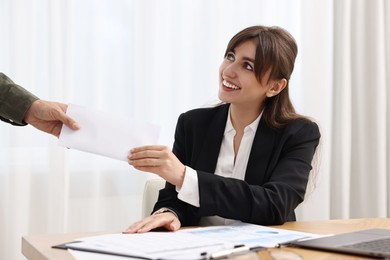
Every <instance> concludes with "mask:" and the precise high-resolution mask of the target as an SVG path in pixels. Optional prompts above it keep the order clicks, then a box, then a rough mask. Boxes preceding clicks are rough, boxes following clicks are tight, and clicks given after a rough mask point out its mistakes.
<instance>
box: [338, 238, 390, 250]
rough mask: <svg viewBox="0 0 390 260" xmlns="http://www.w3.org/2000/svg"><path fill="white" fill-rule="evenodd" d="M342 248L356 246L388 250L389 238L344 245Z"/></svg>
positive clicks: (389, 246)
mask: <svg viewBox="0 0 390 260" xmlns="http://www.w3.org/2000/svg"><path fill="white" fill-rule="evenodd" d="M342 248H357V249H362V250H365V251H374V252H390V238H381V239H378V240H372V241H367V242H361V243H356V244H352V245H345V246H342Z"/></svg>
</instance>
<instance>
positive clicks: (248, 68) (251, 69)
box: [244, 63, 253, 71]
mask: <svg viewBox="0 0 390 260" xmlns="http://www.w3.org/2000/svg"><path fill="white" fill-rule="evenodd" d="M244 67H245V69H247V70H250V71H253V67H252V65H250V64H249V63H245V65H244Z"/></svg>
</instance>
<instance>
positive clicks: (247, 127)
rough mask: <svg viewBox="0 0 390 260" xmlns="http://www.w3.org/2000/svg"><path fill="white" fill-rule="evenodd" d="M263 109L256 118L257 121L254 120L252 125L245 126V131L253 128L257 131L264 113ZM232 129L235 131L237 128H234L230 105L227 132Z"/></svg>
mask: <svg viewBox="0 0 390 260" xmlns="http://www.w3.org/2000/svg"><path fill="white" fill-rule="evenodd" d="M263 111H264V110H263ZM263 111H261V113H260V115H259V116H258V117H257V118H256V119H255V121H253V122H252V123H251V124H250V125H248V126H246V127H245V132H246V131H248V130H249V129H251V130H252V131H253V132H254V133H256V130H257V127H258V126H259V122H260V118H261V116H262V115H263ZM231 131H235V130H234V128H233V124H232V120H231V118H230V107H229V113H228V118H227V121H226V127H225V134H226V133H229V132H231Z"/></svg>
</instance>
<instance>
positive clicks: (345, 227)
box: [22, 218, 390, 260]
mask: <svg viewBox="0 0 390 260" xmlns="http://www.w3.org/2000/svg"><path fill="white" fill-rule="evenodd" d="M273 227H275V228H282V229H288V230H296V231H303V232H309V233H315V234H329V233H333V234H337V233H344V232H350V231H357V230H362V229H368V228H389V229H390V218H367V219H349V220H328V221H301V222H288V223H285V224H284V225H281V226H273ZM108 233H115V232H99V233H97V232H96V233H73V234H51V235H50V234H49V235H31V236H24V237H23V238H22V253H23V255H24V256H25V257H26V258H27V259H29V260H42V259H50V260H52V259H55V260H71V259H72V260H74V258H73V257H72V256H71V255H70V254H69V253H68V252H67V251H66V250H62V249H54V248H51V246H53V245H57V244H61V243H66V242H69V241H72V240H75V239H77V238H80V237H86V236H96V235H101V234H108ZM288 252H293V253H295V254H296V255H299V256H301V257H302V258H303V259H370V258H365V257H361V256H359V257H357V256H351V255H345V254H335V253H330V252H322V251H316V250H308V249H301V248H290V247H282V248H272V249H268V250H265V251H261V252H259V255H260V256H261V259H262V260H267V259H268V260H271V259H278V258H277V255H278V253H282V255H283V253H288Z"/></svg>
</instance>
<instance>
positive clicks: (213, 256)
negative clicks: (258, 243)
mask: <svg viewBox="0 0 390 260" xmlns="http://www.w3.org/2000/svg"><path fill="white" fill-rule="evenodd" d="M263 249H265V248H264V247H248V246H245V245H239V246H235V247H234V248H232V249H226V250H222V251H218V252H214V253H211V254H210V259H221V258H226V257H228V256H230V255H234V254H242V253H245V252H250V251H254V252H257V251H261V250H263ZM206 255H207V253H202V256H206Z"/></svg>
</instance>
